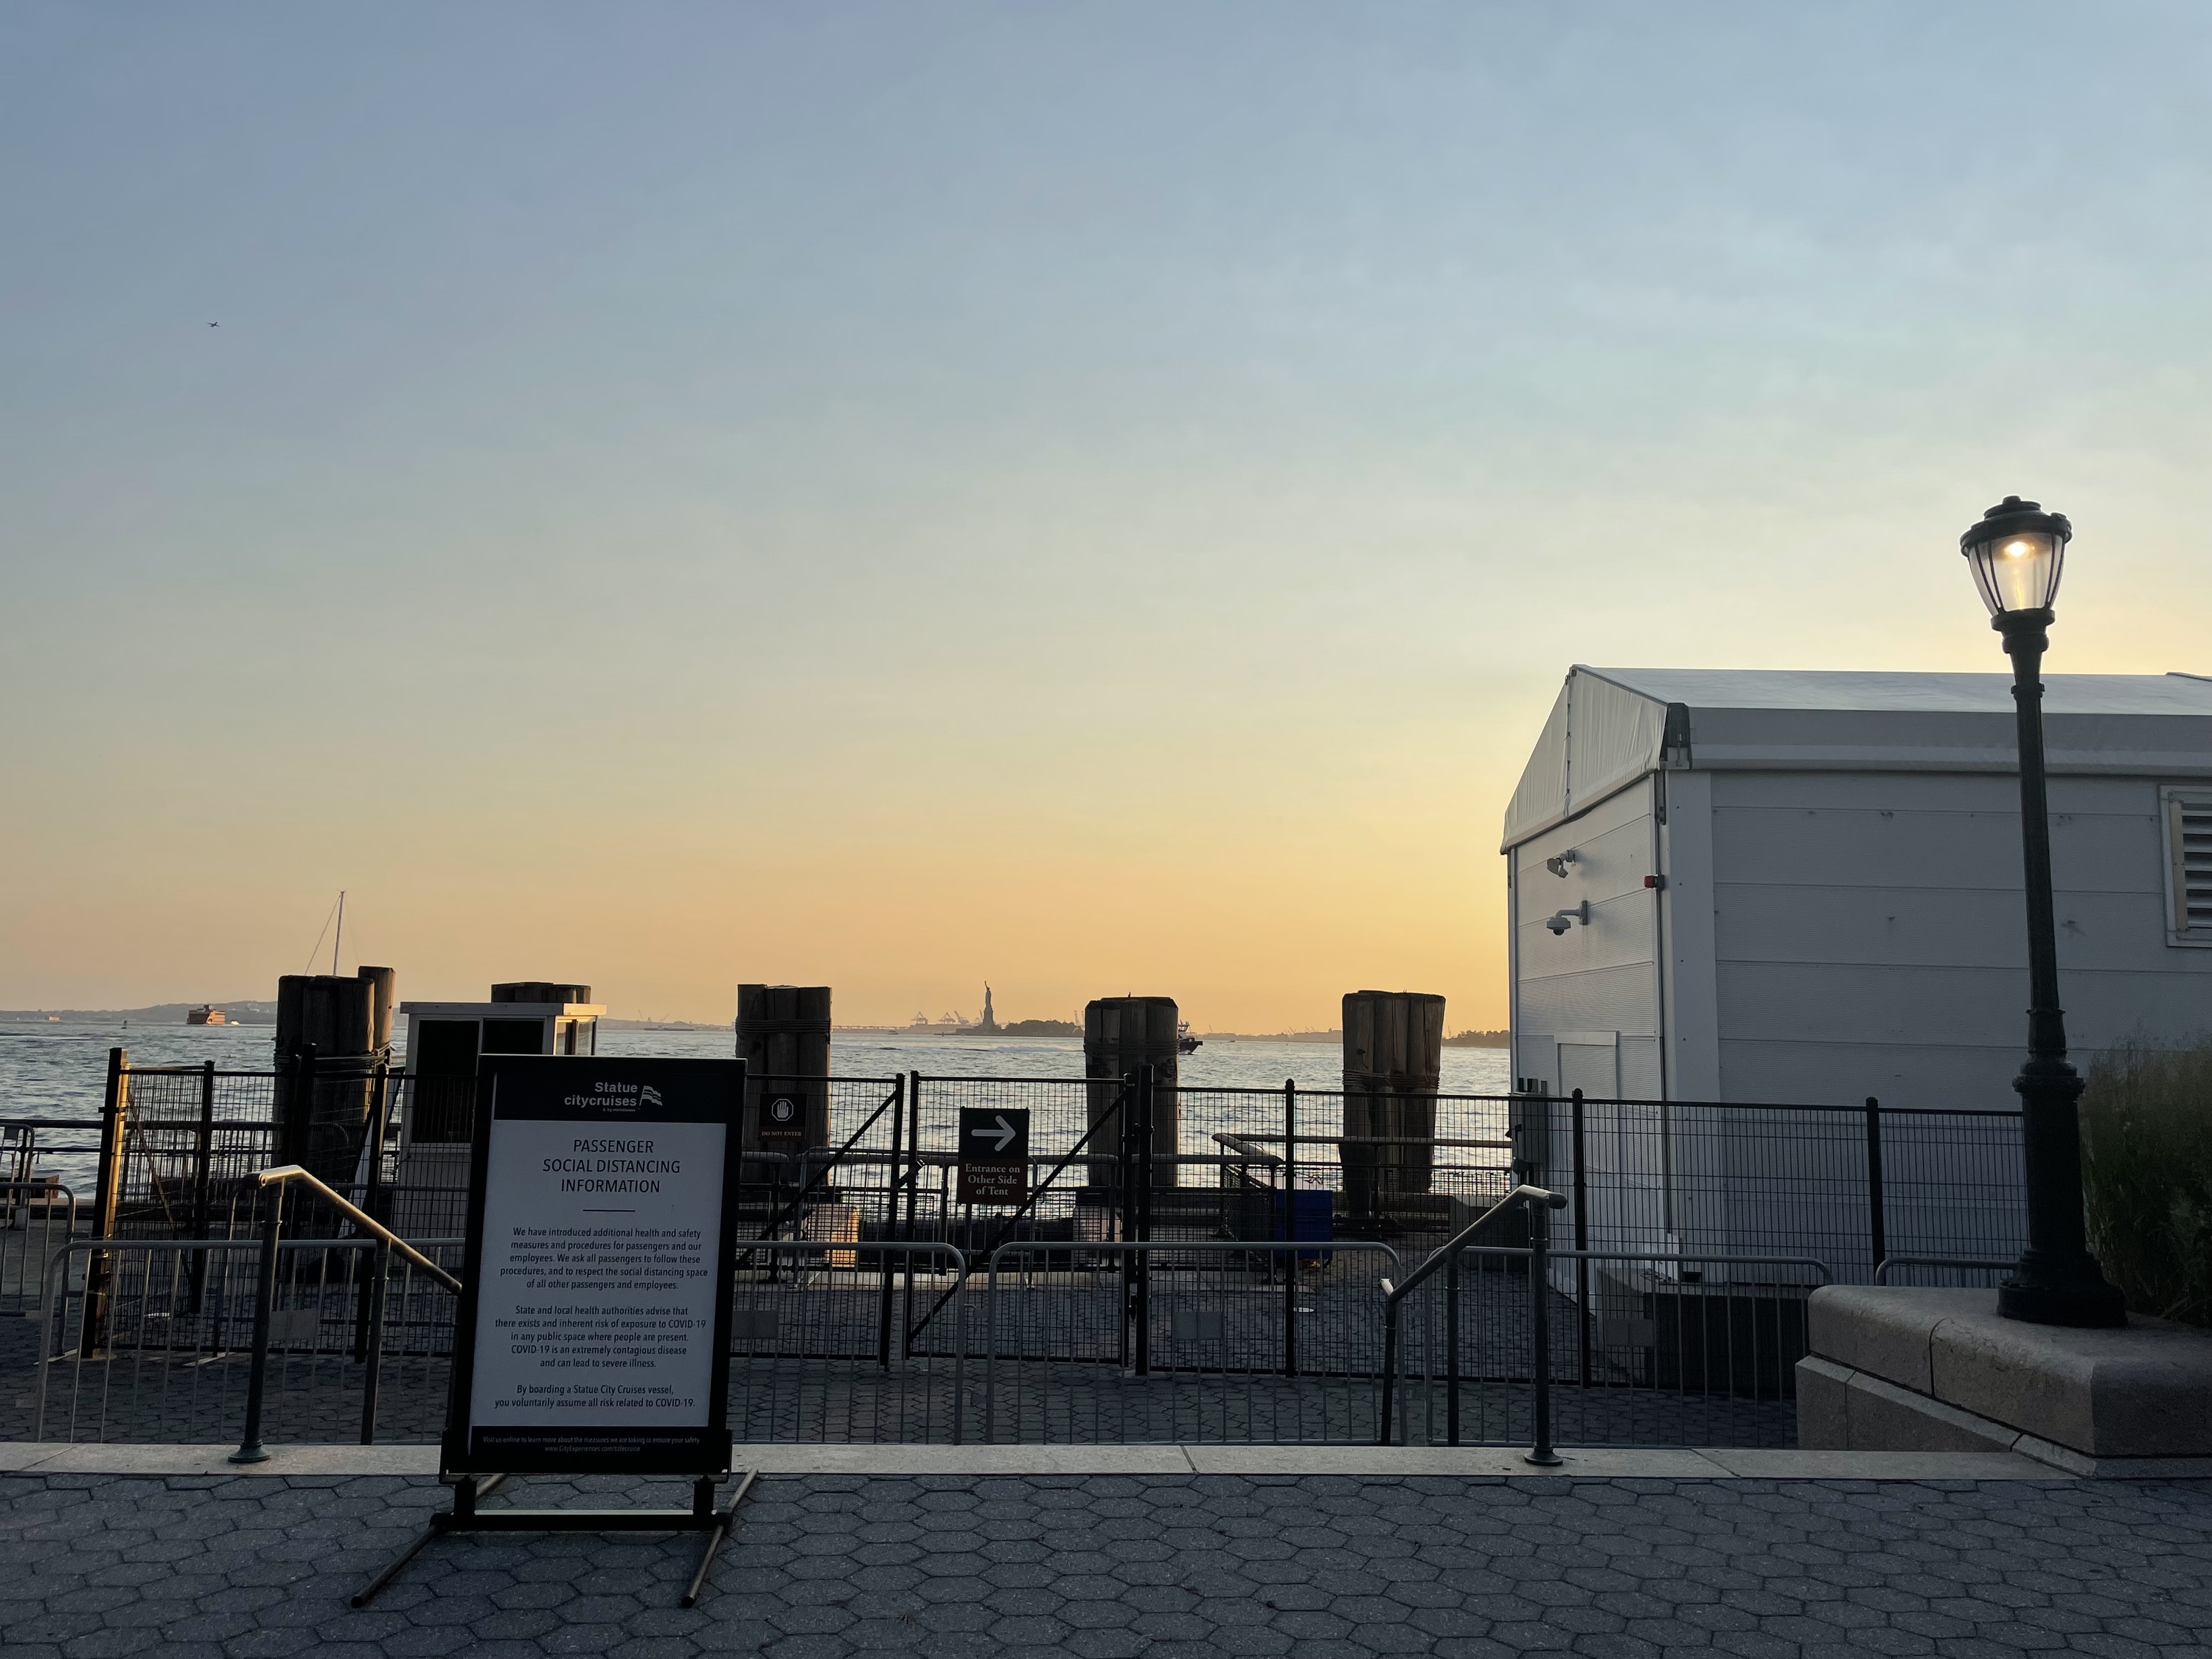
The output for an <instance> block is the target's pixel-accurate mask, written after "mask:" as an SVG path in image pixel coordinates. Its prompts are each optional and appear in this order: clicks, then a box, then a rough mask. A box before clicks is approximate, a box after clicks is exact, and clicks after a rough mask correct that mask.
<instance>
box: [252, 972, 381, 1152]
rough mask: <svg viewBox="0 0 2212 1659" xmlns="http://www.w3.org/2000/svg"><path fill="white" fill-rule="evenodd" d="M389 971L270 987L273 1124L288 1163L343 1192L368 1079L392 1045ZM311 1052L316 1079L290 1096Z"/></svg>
mask: <svg viewBox="0 0 2212 1659" xmlns="http://www.w3.org/2000/svg"><path fill="white" fill-rule="evenodd" d="M396 978H397V975H395V974H394V973H393V972H392V969H389V968H363V969H361V971H360V972H359V973H357V974H356V975H351V976H350V977H349V976H347V975H339V974H286V975H283V977H282V978H281V979H279V980H278V981H276V1129H277V1133H278V1137H279V1139H280V1142H281V1141H289V1143H290V1145H289V1149H288V1150H289V1152H290V1155H291V1157H292V1158H293V1159H294V1160H295V1162H297V1163H300V1164H304V1165H305V1166H306V1167H307V1169H308V1170H310V1171H311V1172H312V1173H313V1174H314V1175H315V1176H317V1177H319V1179H321V1180H323V1181H325V1182H329V1183H330V1184H331V1186H333V1187H336V1188H338V1189H339V1190H340V1191H341V1192H343V1191H344V1190H345V1189H346V1188H348V1187H349V1186H350V1185H351V1184H352V1182H353V1178H354V1172H355V1170H356V1169H357V1168H358V1167H359V1166H360V1163H361V1153H362V1138H363V1136H364V1135H366V1133H368V1117H369V1111H370V1108H371V1105H372V1101H371V1098H370V1097H371V1095H372V1093H373V1092H374V1091H373V1090H372V1088H371V1085H370V1076H369V1073H370V1072H371V1070H372V1068H373V1067H374V1065H375V1063H376V1061H377V1060H378V1059H380V1058H381V1057H383V1056H384V1055H386V1054H388V1053H389V1052H390V1049H391V1046H392V988H393V984H394V981H395V980H396ZM310 1051H312V1052H313V1054H314V1055H315V1059H316V1075H317V1080H316V1081H315V1082H314V1083H313V1084H312V1085H306V1089H307V1093H308V1095H309V1097H308V1098H305V1099H295V1098H294V1095H295V1092H297V1091H300V1090H301V1085H300V1084H298V1083H297V1082H296V1080H295V1073H296V1069H297V1067H296V1062H297V1060H298V1059H299V1057H300V1056H301V1055H302V1054H307V1053H308V1052H310Z"/></svg>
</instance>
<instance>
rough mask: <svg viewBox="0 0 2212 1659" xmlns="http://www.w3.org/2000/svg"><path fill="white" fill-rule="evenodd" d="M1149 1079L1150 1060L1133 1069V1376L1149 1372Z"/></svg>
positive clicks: (1150, 1118) (1150, 1217) (1150, 1301)
mask: <svg viewBox="0 0 2212 1659" xmlns="http://www.w3.org/2000/svg"><path fill="white" fill-rule="evenodd" d="M1152 1079H1153V1073H1152V1064H1151V1062H1150V1061H1147V1062H1146V1063H1145V1064H1144V1065H1142V1066H1139V1067H1138V1068H1137V1156H1136V1160H1135V1161H1136V1168H1137V1249H1136V1251H1135V1255H1136V1264H1135V1265H1136V1273H1137V1297H1136V1304H1137V1305H1136V1321H1137V1375H1138V1376H1148V1375H1150V1374H1151V1371H1152Z"/></svg>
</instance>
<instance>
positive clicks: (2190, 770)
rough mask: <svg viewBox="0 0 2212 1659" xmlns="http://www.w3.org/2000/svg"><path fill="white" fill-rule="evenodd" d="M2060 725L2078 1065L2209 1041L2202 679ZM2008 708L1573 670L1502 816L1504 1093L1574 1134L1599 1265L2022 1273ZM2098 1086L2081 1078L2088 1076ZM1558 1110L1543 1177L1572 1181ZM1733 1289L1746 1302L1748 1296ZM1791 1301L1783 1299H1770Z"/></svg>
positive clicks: (2055, 832) (2147, 685) (2210, 758)
mask: <svg viewBox="0 0 2212 1659" xmlns="http://www.w3.org/2000/svg"><path fill="white" fill-rule="evenodd" d="M2047 685H2048V690H2047V692H2046V696H2045V710H2046V720H2047V724H2048V732H2049V757H2050V769H2051V849H2052V860H2053V869H2054V874H2055V878H2056V888H2057V906H2058V912H2057V914H2058V949H2059V967H2060V971H2061V974H2062V976H2063V977H2062V984H2063V994H2064V999H2065V1006H2066V1011H2067V1024H2068V1028H2069V1032H2070V1033H2071V1034H2072V1035H2073V1037H2074V1041H2075V1054H2076V1059H2077V1063H2079V1062H2081V1061H2083V1060H2085V1059H2086V1057H2087V1055H2088V1054H2090V1053H2091V1052H2092V1051H2094V1050H2096V1049H2099V1048H2108V1047H2111V1046H2113V1045H2115V1044H2118V1043H2120V1042H2125V1041H2128V1040H2130V1039H2131V1038H2134V1039H2139V1040H2147V1041H2148V1042H2151V1043H2153V1044H2165V1043H2179V1042H2188V1041H2191V1040H2193V1039H2195V1038H2196V1037H2197V1036H2200V1035H2202V1034H2203V1033H2204V1032H2206V1031H2207V1030H2212V678H2208V677H2200V676H2194V675H2187V674H2166V675H2103V674H2075V675H2066V674H2057V675H2051V676H2048V677H2047ZM2017 771H2018V762H2017V756H2016V753H2015V737H2014V712H2013V703H2012V694H2011V681H2010V678H2009V677H2008V676H2006V675H2002V674H1887V673H1815V672H1792V671H1718V670H1710V671H1709V670H1697V669H1619V668H1589V667H1585V666H1582V665H1577V666H1576V667H1575V668H1574V669H1573V670H1572V671H1571V672H1570V673H1569V674H1568V676H1567V680H1566V684H1565V689H1564V690H1562V691H1561V692H1560V694H1559V701H1558V702H1557V703H1556V704H1555V705H1554V707H1553V710H1552V714H1551V717H1550V719H1549V720H1547V722H1546V724H1545V727H1544V732H1543V735H1542V737H1541V738H1540V739H1539V741H1538V743H1537V744H1536V747H1535V750H1534V753H1533V754H1532V755H1531V756H1530V757H1529V760H1528V766H1527V769H1526V770H1525V771H1524V772H1523V773H1522V778H1521V782H1520V786H1519V787H1518V788H1517V789H1516V792H1515V793H1514V796H1513V799H1512V803H1511V805H1510V807H1509V808H1508V809H1507V811H1506V817H1505V831H1504V846H1503V851H1504V855H1505V858H1506V868H1507V881H1508V884H1509V889H1510V899H1509V902H1510V951H1511V972H1512V1028H1513V1056H1514V1062H1515V1063H1514V1070H1515V1073H1516V1076H1517V1077H1518V1078H1519V1079H1522V1086H1523V1087H1526V1088H1530V1089H1534V1090H1535V1091H1542V1092H1550V1093H1556V1094H1559V1095H1565V1094H1567V1093H1569V1092H1570V1091H1574V1090H1577V1089H1579V1090H1581V1091H1583V1092H1584V1094H1585V1095H1586V1096H1588V1097H1590V1098H1591V1099H1593V1100H1612V1099H1615V1098H1626V1099H1630V1100H1637V1101H1646V1102H1665V1103H1681V1102H1699V1101H1713V1102H1732V1103H1773V1104H1775V1105H1776V1106H1777V1107H1778V1108H1780V1107H1786V1106H1792V1105H1797V1106H1805V1105H1814V1106H1821V1107H1827V1108H1832V1109H1859V1111H1860V1116H1861V1118H1862V1119H1863V1117H1864V1116H1865V1113H1864V1104H1865V1102H1866V1100H1867V1099H1868V1097H1876V1098H1878V1099H1879V1100H1880V1102H1881V1106H1882V1107H1883V1108H1885V1109H1891V1110H1885V1111H1884V1112H1883V1113H1881V1115H1880V1122H1879V1126H1878V1129H1877V1130H1876V1133H1879V1135H1880V1136H1881V1195H1882V1202H1881V1204H1879V1205H1876V1206H1873V1208H1874V1209H1875V1212H1876V1213H1877V1215H1878V1216H1879V1217H1880V1218H1881V1224H1882V1225H1881V1230H1880V1231H1879V1233H1877V1231H1875V1229H1874V1228H1872V1227H1870V1225H1869V1201H1868V1200H1869V1186H1870V1182H1869V1164H1868V1143H1867V1139H1866V1135H1865V1133H1864V1132H1863V1131H1862V1130H1860V1129H1859V1128H1857V1127H1855V1125H1854V1123H1853V1121H1851V1120H1850V1119H1847V1118H1845V1117H1844V1116H1843V1115H1842V1114H1841V1113H1840V1112H1838V1111H1835V1110H1831V1111H1828V1112H1826V1113H1804V1112H1791V1111H1788V1110H1784V1109H1776V1110H1773V1111H1771V1112H1756V1111H1741V1110H1737V1111H1730V1112H1726V1113H1723V1112H1719V1111H1715V1110H1702V1111H1701V1110H1700V1109H1698V1108H1695V1107H1693V1106H1677V1105H1673V1104H1668V1105H1650V1106H1638V1105H1630V1106H1619V1107H1610V1106H1609V1107H1605V1108H1589V1109H1586V1112H1585V1123H1584V1134H1583V1155H1584V1167H1585V1176H1586V1184H1587V1186H1588V1188H1589V1196H1588V1202H1587V1206H1586V1215H1585V1218H1584V1225H1585V1228H1586V1231H1587V1232H1588V1234H1589V1237H1590V1240H1591V1243H1592V1247H1593V1248H1602V1249H1620V1250H1629V1251H1637V1252H1649V1253H1654V1254H1662V1253H1691V1254H1694V1253H1698V1252H1701V1251H1702V1252H1711V1253H1726V1254H1739V1255H1741V1254H1765V1255H1807V1256H1811V1257H1814V1258H1815V1259H1817V1260H1819V1261H1821V1262H1823V1263H1824V1264H1825V1265H1826V1267H1827V1268H1828V1270H1829V1273H1830V1274H1831V1275H1832V1278H1833V1279H1835V1280H1836V1281H1838V1282H1851V1281H1857V1282H1864V1281H1866V1280H1867V1279H1869V1278H1870V1277H1871V1276H1872V1273H1873V1269H1874V1267H1875V1261H1874V1260H1873V1255H1874V1252H1875V1248H1876V1245H1875V1239H1876V1237H1880V1238H1881V1249H1882V1253H1883V1254H1885V1255H1891V1256H1900V1255H1922V1256H1936V1255H1941V1256H1955V1257H1982V1258H1988V1259H1991V1260H1996V1259H2002V1258H2007V1257H2009V1256H2010V1255H2014V1254H2015V1253H2016V1252H2017V1251H2018V1249H2019V1248H2020V1244H2021V1237H2020V1228H2021V1212H2020V1205H2021V1196H2020V1170H2019V1152H2018V1139H2017V1133H2016V1129H2015V1128H2014V1127H2013V1126H2012V1124H2011V1122H2010V1121H2008V1120H2007V1119H2004V1118H2002V1117H1996V1118H1984V1119H1966V1118H1963V1117H1955V1116H1954V1117H1941V1118H1939V1117H1920V1116H1916V1115H1914V1114H1915V1113H1916V1112H1939V1111H1940V1112H1948V1113H1960V1112H1964V1111H1976V1110H1978V1111H1985V1112H1995V1113H2007V1112H2010V1111H2013V1110H2015V1109H2016V1107H2017V1100H2016V1097H2015V1096H2014V1094H2013V1091H2012V1087H2011V1083H2012V1078H2013V1075H2014V1073H2015V1072H2016V1071H2017V1070H2018V1069H2019V1066H2020V1060H2021V1052H2022V1044H2023V1036H2022V1018H2021V1010H2022V1009H2024V1008H2025V1007H2026V1006H2027V965H2026V964H2027V946H2026V922H2025V920H2024V913H2023V903H2022V896H2021V851H2020V847H2021V840H2020V828H2019V822H2020V802H2019V793H2018V786H2017V783H2016V781H2015V780H2016V777H2017ZM2085 1068H2086V1067H2085ZM1895 1109H1903V1110H1895ZM1562 1115H1563V1109H1559V1108H1553V1109H1552V1110H1551V1112H1550V1114H1549V1116H1550V1120H1551V1121H1550V1130H1551V1135H1550V1140H1549V1144H1548V1146H1544V1147H1541V1148H1538V1149H1529V1150H1527V1151H1524V1156H1536V1157H1539V1158H1541V1159H1542V1160H1543V1161H1545V1162H1546V1163H1547V1168H1548V1169H1549V1170H1550V1171H1551V1173H1552V1176H1553V1178H1554V1179H1562V1178H1564V1176H1563V1174H1562V1171H1563V1170H1564V1168H1565V1164H1564V1163H1563V1157H1562V1155H1563V1153H1564V1152H1565V1148H1564V1147H1563V1146H1562V1144H1561V1137H1562V1135H1563V1134H1564V1133H1565V1127H1564V1125H1563V1124H1562V1123H1561V1121H1559V1120H1560V1119H1561V1117H1562ZM1737 1276H1738V1277H1740V1278H1755V1277H1757V1276H1758V1275H1756V1274H1754V1273H1739V1274H1738V1275H1737ZM1781 1276H1783V1277H1785V1278H1786V1274H1784V1275H1781Z"/></svg>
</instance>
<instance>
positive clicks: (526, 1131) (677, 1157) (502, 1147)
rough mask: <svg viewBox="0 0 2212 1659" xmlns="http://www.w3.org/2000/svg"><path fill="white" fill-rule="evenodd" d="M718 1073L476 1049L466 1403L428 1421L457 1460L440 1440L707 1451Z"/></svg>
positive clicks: (718, 1234) (621, 1456) (714, 1382)
mask: <svg viewBox="0 0 2212 1659" xmlns="http://www.w3.org/2000/svg"><path fill="white" fill-rule="evenodd" d="M737 1073H738V1068H737V1066H736V1064H735V1062H724V1063H721V1064H720V1065H719V1066H717V1065H714V1064H712V1063H709V1064H708V1065H705V1066H702V1064H701V1063H700V1062H696V1061H672V1060H658V1061H654V1060H606V1059H598V1058H591V1059H586V1058H581V1057H579V1058H575V1059H568V1058H566V1057H562V1058H557V1059H556V1058H544V1057H538V1056H527V1057H516V1058H513V1059H509V1058H508V1057H506V1056H501V1057H498V1058H497V1059H495V1060H487V1061H486V1062H485V1067H484V1074H483V1077H484V1080H483V1087H484V1089H485V1090H486V1091H488V1098H487V1099H485V1100H484V1101H483V1103H482V1104H481V1105H480V1107H479V1110H480V1112H482V1113H483V1117H484V1119H485V1121H483V1123H481V1124H480V1125H479V1126H478V1136H477V1141H478V1146H479V1147H480V1149H481V1150H480V1153H479V1158H478V1163H479V1170H478V1182H477V1189H476V1194H475V1202H474V1204H473V1206H472V1222H473V1224H474V1225H472V1227H471V1241H470V1242H471V1268H472V1271H471V1273H469V1275H468V1277H467V1284H468V1287H469V1296H468V1297H467V1300H468V1302H469V1303H470V1304H472V1305H470V1306H465V1308H464V1309H463V1318H464V1320H465V1333H466V1334H467V1335H468V1337H469V1338H471V1339H472V1340H470V1341H469V1342H468V1345H467V1346H468V1350H469V1351H468V1352H467V1353H466V1354H465V1356H461V1357H459V1358H462V1359H463V1361H464V1363H465V1370H466V1401H467V1409H466V1414H465V1421H464V1422H463V1423H461V1424H459V1425H455V1430H457V1431H459V1432H458V1433H456V1432H455V1431H449V1432H448V1436H447V1450H448V1460H447V1467H448V1468H460V1467H464V1465H461V1464H456V1463H455V1462H453V1454H455V1453H457V1452H458V1453H459V1454H460V1455H463V1456H465V1457H466V1458H467V1459H468V1460H469V1464H468V1465H467V1466H471V1467H483V1468H491V1467H494V1466H496V1467H498V1468H506V1469H514V1470H518V1471H520V1470H524V1469H526V1468H555V1467H558V1468H578V1467H585V1466H586V1465H589V1466H595V1467H612V1466H613V1462H611V1460H619V1466H620V1467H621V1468H624V1469H635V1470H640V1471H645V1470H649V1469H652V1468H662V1467H671V1468H672V1467H673V1465H672V1463H671V1460H676V1461H678V1462H682V1460H684V1459H685V1458H687V1457H688V1458H689V1459H690V1462H696V1461H697V1460H698V1458H700V1457H701V1456H704V1457H706V1458H707V1459H708V1461H709V1462H712V1461H714V1458H715V1457H716V1456H717V1455H719V1456H720V1459H721V1460H722V1461H724V1462H726V1458H727V1444H728V1436H727V1433H726V1431H724V1429H723V1425H724V1422H725V1407H724V1403H723V1399H722V1395H723V1390H724V1388H725V1386H726V1377H727V1361H726V1358H725V1356H726V1352H727V1346H728V1344H727V1311H726V1310H727V1309H728V1306H729V1296H730V1289H729V1262H730V1254H731V1243H730V1239H729V1237H728V1230H727V1228H726V1225H725V1218H726V1193H727V1188H728V1185H729V1181H730V1177H731V1174H732V1158H731V1156H730V1154H731V1151H732V1144H733V1139H734V1137H733V1135H732V1119H733V1117H734V1115H735V1112H736V1110H737V1107H738V1101H739V1099H741V1098H742V1094H741V1091H740V1089H739V1088H738V1084H737V1082H736V1077H737ZM458 1380H459V1379H457V1381H458ZM459 1393H460V1390H459V1389H456V1395H457V1404H458V1403H459V1400H458V1396H459ZM578 1458H581V1459H583V1460H584V1462H583V1463H579V1462H576V1461H575V1460H576V1459H578ZM690 1462H684V1465H683V1466H684V1468H689V1467H690Z"/></svg>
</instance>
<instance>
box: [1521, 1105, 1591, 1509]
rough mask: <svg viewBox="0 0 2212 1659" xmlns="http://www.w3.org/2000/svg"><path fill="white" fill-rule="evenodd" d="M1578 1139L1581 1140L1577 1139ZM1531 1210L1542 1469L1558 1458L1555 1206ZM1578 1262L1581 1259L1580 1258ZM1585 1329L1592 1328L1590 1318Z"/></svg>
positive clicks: (1531, 1317)
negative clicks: (1554, 1402) (1553, 1263)
mask: <svg viewBox="0 0 2212 1659" xmlns="http://www.w3.org/2000/svg"><path fill="white" fill-rule="evenodd" d="M1575 1115H1576V1117H1577V1120H1579V1119H1580V1117H1581V1115H1582V1091H1580V1090H1577V1091H1576V1092H1575ZM1577 1139H1579V1137H1578V1138H1577ZM1575 1173H1576V1175H1577V1177H1578V1178H1579V1176H1581V1174H1582V1163H1581V1159H1580V1158H1577V1160H1576V1164H1575ZM1575 1218H1576V1221H1577V1224H1579V1223H1580V1221H1581V1219H1582V1211H1581V1207H1580V1206H1577V1208H1576V1212H1575ZM1551 1240H1552V1206H1550V1205H1548V1204H1539V1203H1537V1202H1536V1201H1535V1200H1534V1199H1531V1200H1528V1340H1529V1344H1530V1346H1531V1347H1532V1349H1533V1350H1534V1352H1532V1353H1531V1355H1530V1361H1531V1363H1530V1365H1529V1373H1530V1376H1531V1377H1532V1379H1533V1380H1534V1383H1535V1388H1536V1402H1535V1403H1536V1423H1535V1430H1536V1443H1535V1444H1534V1446H1533V1447H1531V1448H1530V1449H1529V1451H1528V1459H1527V1461H1528V1462H1531V1463H1534V1464H1535V1465H1536V1466H1537V1467H1538V1468H1557V1467H1558V1466H1559V1453H1557V1452H1556V1451H1553V1449H1552V1319H1551V1288H1552V1287H1551V1283H1550V1280H1551V1276H1552V1275H1551V1257H1550V1255H1549V1253H1548V1252H1549V1249H1550V1246H1551ZM1578 1259H1579V1258H1578ZM1583 1329H1584V1331H1585V1332H1587V1331H1588V1330H1589V1321H1588V1319H1587V1317H1586V1318H1585V1319H1584V1322H1583Z"/></svg>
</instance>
